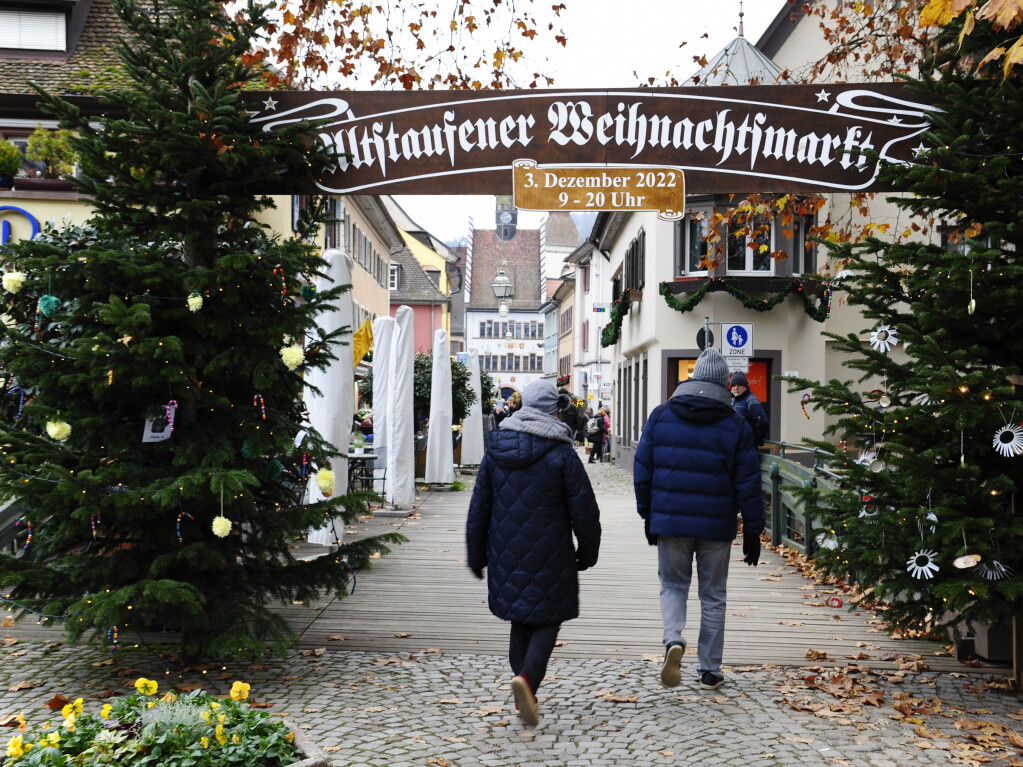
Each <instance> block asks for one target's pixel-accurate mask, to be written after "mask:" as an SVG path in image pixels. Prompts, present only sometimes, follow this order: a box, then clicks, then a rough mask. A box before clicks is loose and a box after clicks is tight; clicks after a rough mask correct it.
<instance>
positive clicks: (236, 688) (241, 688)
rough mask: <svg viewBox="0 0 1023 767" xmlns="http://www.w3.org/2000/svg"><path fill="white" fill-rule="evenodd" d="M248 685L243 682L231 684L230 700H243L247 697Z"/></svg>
mask: <svg viewBox="0 0 1023 767" xmlns="http://www.w3.org/2000/svg"><path fill="white" fill-rule="evenodd" d="M249 687H251V685H248V684H246V683H245V682H235V683H234V684H233V685H231V700H245V699H246V698H247V697H249Z"/></svg>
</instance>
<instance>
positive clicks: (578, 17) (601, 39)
mask: <svg viewBox="0 0 1023 767" xmlns="http://www.w3.org/2000/svg"><path fill="white" fill-rule="evenodd" d="M564 2H565V4H566V5H567V6H568V8H567V10H565V11H563V12H562V14H561V21H560V25H561V27H562V29H564V31H565V35H566V37H567V38H568V45H567V46H566V47H564V48H562V47H561V46H557V45H556V46H554V48H553V49H550V50H549V49H544V50H543V51H542V52H538V54H537V56H535V57H534V58H536V59H540V58H542V57H543V56H546V57H547V58H548V59H549V62H550V63H549V64H537V66H543V69H542V70H540V71H542V72H543V73H544V74H547V73H550V74H551V76H553V77H554V80H555V82H554V87H557V88H616V87H617V88H623V87H624V88H633V87H637V86H638V85H639V84H640V83H643V82H646V80H647V78H649V77H653V78H655V79H656V81H657V83H658V84H663V83H664V82H665V80H666V77H665V74H666V73H667V72H671V73H672V74H673V75H674V76H675V77H676V78H677V79H678V80H679V81H682V80H685V79H686V78H688V77H690V76H692V75H693V74H694V73H695V72H696V71H697V69H699V67H698V66H697V65H696V64H694V63H693V56H698V55H704V56H706V57H707V58H708V59H709V58H711V57H712V56H714V54H716V53H717V52H718V51H720V50H721V49H722V48H724V47H725V46H726V45H727V44H728V43H729V42H730V41H731V40H732V39H733V38H734V37H736V35H737V34H738V26H739V0H631V2H623V0H564ZM785 5H787V3H786V0H745V2H744V3H743V13H744V14H745V15H744V16H743V32H744V36H745V37H746V39H747V40H749V41H750V42H751V43H754V44H755V43H756V42H757V40H758V39H760V36H761V34H763V32H764V30H765V29H766V28H767V25H768V24H770V22H771V21H772V20H773V19H774V17H775V16H776V15H777V14H778V11H780V10H781V8H782V7H783V6H785ZM703 35H707V37H706V38H704V37H703ZM537 39H539V38H537ZM683 41H688V44H687V45H685V46H683V47H681V48H680V47H679V46H680V44H681V43H682V42H683ZM526 50H527V51H528V50H529V49H528V48H527V49H526ZM508 185H509V190H508V191H509V192H510V191H511V171H509V173H508ZM395 199H396V200H397V201H398V204H399V205H401V207H402V208H404V209H405V212H406V213H408V214H409V215H410V216H411V217H412V219H413V220H415V221H416V223H418V224H419V225H420V226H422V227H423V228H425V229H426V230H427V231H429V232H431V233H432V234H433V235H435V236H436V237H439V238H440V239H441V240H443V241H444V242H456V241H458V240H461V239H462V238H464V237H465V236H466V235H467V234H468V231H469V218H470V217H472V219H473V224H474V226H475V227H476V228H477V229H493V228H494V224H495V222H494V198H493V197H492V196H487V197H479V196H477V197H451V196H444V195H412V196H410V195H400V196H396V197H395ZM543 215H544V214H542V213H531V212H528V211H521V212H520V213H519V226H522V227H526V228H532V227H536V226H537V225H538V224H539V222H540V220H541V219H542V218H543ZM591 219H592V217H591ZM588 233H589V231H588V230H587V231H583V232H582V234H583V235H584V236H585V235H587V234H588Z"/></svg>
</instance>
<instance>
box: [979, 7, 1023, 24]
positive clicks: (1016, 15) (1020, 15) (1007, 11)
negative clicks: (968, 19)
mask: <svg viewBox="0 0 1023 767" xmlns="http://www.w3.org/2000/svg"><path fill="white" fill-rule="evenodd" d="M977 18H978V19H987V20H989V21H990V22H991V24H992V26H994V28H995V29H1010V28H1012V27H1013V26H1014V25H1016V24H1019V23H1020V22H1021V21H1023V0H989V2H988V3H987V5H985V6H984V7H983V8H981V9H980V10H979V11H977Z"/></svg>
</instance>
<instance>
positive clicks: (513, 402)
mask: <svg viewBox="0 0 1023 767" xmlns="http://www.w3.org/2000/svg"><path fill="white" fill-rule="evenodd" d="M521 407H522V395H521V394H519V393H518V392H517V391H516V392H512V395H511V396H510V397H509V398H508V400H507V402H505V403H504V409H503V410H502V411H501V412H500V413H498V414H497V415H496V416H495V419H496V420H497V426H498V428H500V427H501V424H502V423H503V422H504V419H505V418H507V417H508V416H510V415H511V414H512V413H514V412H515V411H516V410H518V409H519V408H521Z"/></svg>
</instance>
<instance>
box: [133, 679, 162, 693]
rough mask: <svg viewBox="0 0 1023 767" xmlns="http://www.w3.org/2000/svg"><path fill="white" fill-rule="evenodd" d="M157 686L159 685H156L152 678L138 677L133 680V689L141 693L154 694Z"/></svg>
mask: <svg viewBox="0 0 1023 767" xmlns="http://www.w3.org/2000/svg"><path fill="white" fill-rule="evenodd" d="M158 686H159V685H157V683H156V682H155V681H153V680H152V679H146V678H145V677H140V678H138V679H136V680H135V689H136V690H138V691H139V692H140V693H142V694H143V695H156V688H157V687H158Z"/></svg>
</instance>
